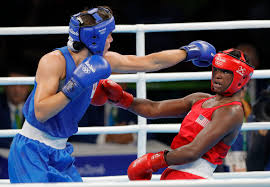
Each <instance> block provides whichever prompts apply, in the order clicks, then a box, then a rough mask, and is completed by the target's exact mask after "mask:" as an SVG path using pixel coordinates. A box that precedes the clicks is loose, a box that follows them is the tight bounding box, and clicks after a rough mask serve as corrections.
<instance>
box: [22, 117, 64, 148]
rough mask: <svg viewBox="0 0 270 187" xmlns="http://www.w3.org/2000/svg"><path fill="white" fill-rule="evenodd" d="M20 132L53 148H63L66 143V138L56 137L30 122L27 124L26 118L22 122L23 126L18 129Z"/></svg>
mask: <svg viewBox="0 0 270 187" xmlns="http://www.w3.org/2000/svg"><path fill="white" fill-rule="evenodd" d="M20 134H21V135H23V136H25V137H27V138H30V139H33V140H37V141H39V142H41V143H44V144H46V145H48V146H50V147H53V148H55V149H64V148H65V147H66V144H67V140H68V139H67V138H58V137H53V136H51V135H49V134H47V133H45V132H43V131H41V130H39V129H37V128H35V127H33V126H32V125H31V124H29V123H28V122H27V121H26V120H25V121H24V123H23V128H22V130H21V131H20Z"/></svg>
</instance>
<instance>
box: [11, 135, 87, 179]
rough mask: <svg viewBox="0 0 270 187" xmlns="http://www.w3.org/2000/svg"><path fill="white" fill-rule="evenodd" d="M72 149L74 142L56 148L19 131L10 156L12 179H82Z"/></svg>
mask: <svg viewBox="0 0 270 187" xmlns="http://www.w3.org/2000/svg"><path fill="white" fill-rule="evenodd" d="M72 152H73V146H72V145H71V144H70V143H67V146H66V148H64V149H55V148H52V147H50V146H47V145H45V144H44V143H40V142H39V141H37V140H32V139H29V138H27V137H25V136H23V135H21V134H17V135H16V136H15V137H14V139H13V141H12V144H11V147H10V152H9V156H8V173H9V178H10V182H11V183H33V182H82V178H81V176H80V174H79V172H78V171H77V169H76V167H75V166H74V158H73V157H72V156H71V153H72Z"/></svg>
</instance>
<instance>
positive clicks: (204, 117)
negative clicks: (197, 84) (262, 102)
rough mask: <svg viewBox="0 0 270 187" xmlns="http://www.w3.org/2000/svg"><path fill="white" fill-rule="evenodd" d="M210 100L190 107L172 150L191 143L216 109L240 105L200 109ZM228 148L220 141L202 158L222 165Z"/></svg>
mask: <svg viewBox="0 0 270 187" xmlns="http://www.w3.org/2000/svg"><path fill="white" fill-rule="evenodd" d="M214 97H215V96H214ZM210 98H213V97H209V98H205V99H201V100H199V101H197V102H196V103H195V104H194V105H193V106H192V108H191V110H190V112H189V113H188V114H187V116H186V117H185V119H184V120H183V122H182V124H181V128H180V131H179V133H178V134H177V135H176V136H175V137H174V139H173V141H172V144H171V148H172V149H177V148H179V147H182V146H184V145H186V144H189V143H191V142H192V141H193V140H194V138H195V137H196V136H197V134H198V133H199V132H200V131H201V130H202V129H203V128H204V127H205V126H206V125H207V124H208V123H209V122H210V121H211V119H212V114H213V112H214V111H215V110H216V109H218V108H220V107H223V106H228V105H242V104H241V103H240V102H238V101H235V102H231V103H227V104H224V105H220V106H216V107H213V108H202V104H203V103H204V102H205V101H206V100H208V99H210ZM230 147H231V146H229V145H226V144H225V143H223V142H222V141H220V142H218V143H217V144H216V145H215V146H214V147H212V148H211V149H210V150H209V151H208V152H206V153H205V154H204V155H203V156H202V158H203V159H205V160H207V161H209V162H211V163H212V164H215V165H217V164H222V159H223V158H225V156H226V155H227V153H228V151H229V149H230Z"/></svg>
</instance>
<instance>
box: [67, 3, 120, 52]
mask: <svg viewBox="0 0 270 187" xmlns="http://www.w3.org/2000/svg"><path fill="white" fill-rule="evenodd" d="M100 9H103V10H105V11H106V12H107V13H108V15H109V18H108V19H105V20H104V19H102V18H101V17H100V16H99V14H98V10H100ZM87 14H89V15H91V16H92V17H93V19H94V20H95V23H94V24H92V25H89V26H82V25H83V21H82V19H81V18H80V16H82V15H87ZM114 29H115V21H114V17H113V15H112V14H111V12H110V11H109V10H108V9H106V8H101V7H100V8H93V9H90V10H88V11H87V12H85V13H78V14H75V15H73V16H72V17H71V19H70V22H69V41H68V44H67V45H68V47H69V48H71V49H72V50H74V51H78V50H80V49H81V48H82V47H81V46H80V43H83V44H84V46H85V47H86V48H87V49H88V50H89V51H91V52H92V53H93V54H95V55H100V56H103V51H104V47H105V43H106V39H107V37H108V35H109V34H110V33H111V32H112V31H113V30H114ZM75 45H77V47H76V46H75Z"/></svg>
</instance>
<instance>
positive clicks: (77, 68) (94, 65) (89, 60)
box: [8, 7, 216, 183]
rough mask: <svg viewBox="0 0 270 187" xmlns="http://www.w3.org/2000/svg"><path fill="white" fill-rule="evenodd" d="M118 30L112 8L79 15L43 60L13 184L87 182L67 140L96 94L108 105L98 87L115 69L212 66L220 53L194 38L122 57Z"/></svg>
mask: <svg viewBox="0 0 270 187" xmlns="http://www.w3.org/2000/svg"><path fill="white" fill-rule="evenodd" d="M114 29H115V22H114V17H113V15H112V12H111V10H110V9H109V8H108V7H98V8H93V9H90V10H88V11H83V12H80V13H78V14H75V15H73V16H72V17H71V20H70V23H69V40H68V44H67V46H65V47H62V48H58V49H56V50H54V51H52V52H50V53H48V54H46V55H44V56H43V57H42V58H41V59H40V61H39V65H38V68H37V72H36V76H35V84H34V89H33V91H32V92H31V94H30V95H29V97H28V99H27V101H26V103H25V105H24V108H23V114H24V116H25V122H24V125H23V128H22V130H21V132H20V133H19V134H17V135H16V136H15V137H14V139H13V142H12V145H11V148H10V153H9V157H8V165H9V166H8V170H9V177H10V182H11V183H33V182H82V178H81V176H80V174H79V173H78V171H77V169H76V168H75V166H74V164H73V163H74V158H73V157H72V156H71V153H72V152H73V147H72V145H71V144H69V143H67V139H68V138H69V137H70V136H72V135H73V134H75V133H76V132H77V131H78V122H79V120H80V119H81V117H82V116H83V114H84V113H85V111H86V109H87V108H88V106H89V104H91V99H92V98H93V100H92V104H93V105H102V104H104V101H103V100H102V97H99V94H100V92H98V91H97V92H95V90H96V88H97V86H98V83H99V81H100V80H101V79H106V78H107V77H109V76H110V75H111V71H114V72H126V73H130V72H138V71H156V70H159V69H162V68H167V67H169V66H173V65H175V64H177V63H179V62H181V61H184V60H190V61H192V62H193V63H194V64H195V65H198V66H208V65H210V64H211V61H212V59H213V56H214V55H215V53H216V51H215V48H214V47H213V46H212V45H211V44H209V43H207V42H204V41H195V42H192V43H190V44H189V45H187V46H184V47H182V48H180V49H174V50H166V51H161V52H157V53H153V54H149V55H146V56H143V57H137V56H134V55H121V54H119V53H116V52H109V51H108V49H109V47H110V43H111V42H112V41H113V38H112V35H111V33H112V31H113V30H114Z"/></svg>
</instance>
